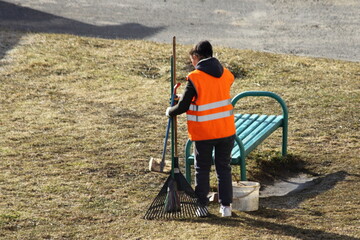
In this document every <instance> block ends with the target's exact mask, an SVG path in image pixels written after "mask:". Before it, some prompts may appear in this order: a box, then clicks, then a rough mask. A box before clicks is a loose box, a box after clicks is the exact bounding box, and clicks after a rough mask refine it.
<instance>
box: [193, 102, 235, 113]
mask: <svg viewBox="0 0 360 240" xmlns="http://www.w3.org/2000/svg"><path fill="white" fill-rule="evenodd" d="M229 104H231V99H226V100H223V101H219V102H214V103H209V104H204V105H194V104H191V105H190V108H189V110H191V111H206V110H210V109H214V108H219V107H225V106H226V105H229Z"/></svg>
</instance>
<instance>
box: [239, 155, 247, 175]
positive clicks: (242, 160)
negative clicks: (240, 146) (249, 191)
mask: <svg viewBox="0 0 360 240" xmlns="http://www.w3.org/2000/svg"><path fill="white" fill-rule="evenodd" d="M240 179H241V181H246V163H245V157H243V154H242V156H241V158H240Z"/></svg>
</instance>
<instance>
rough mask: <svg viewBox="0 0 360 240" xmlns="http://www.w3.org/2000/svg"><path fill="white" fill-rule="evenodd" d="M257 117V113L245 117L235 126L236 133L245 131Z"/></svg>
mask: <svg viewBox="0 0 360 240" xmlns="http://www.w3.org/2000/svg"><path fill="white" fill-rule="evenodd" d="M258 117H259V115H257V114H252V115H250V116H249V118H247V119H245V121H243V122H242V124H241V125H240V126H239V127H237V128H236V133H237V135H239V134H241V133H242V132H243V131H245V130H246V129H247V128H248V127H249V126H250V125H251V124H252V123H253V122H254V121H255V120H256V119H258Z"/></svg>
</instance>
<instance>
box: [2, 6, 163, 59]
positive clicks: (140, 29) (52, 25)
mask: <svg viewBox="0 0 360 240" xmlns="http://www.w3.org/2000/svg"><path fill="white" fill-rule="evenodd" d="M0 28H2V29H8V30H10V31H13V30H15V31H21V32H35V33H64V34H73V35H78V36H89V37H98V38H107V39H116V38H122V39H143V38H145V37H148V36H151V35H154V34H156V33H157V32H159V31H161V30H163V29H164V28H165V27H164V26H159V27H147V26H144V25H141V24H138V23H126V24H120V25H110V26H109V25H108V26H96V25H91V24H87V23H83V22H80V21H76V20H73V19H68V18H63V17H60V16H56V15H53V14H49V13H45V12H42V11H38V10H35V9H31V8H28V7H21V6H18V5H16V4H12V3H7V2H4V1H0ZM20 38H21V34H18V35H17V37H15V38H14V39H13V41H12V43H6V44H4V43H1V42H0V59H2V58H3V57H4V55H5V53H6V51H7V50H10V49H11V48H13V47H14V46H15V45H16V44H17V43H18V41H19V39H20ZM0 41H1V39H0ZM2 48H5V49H2Z"/></svg>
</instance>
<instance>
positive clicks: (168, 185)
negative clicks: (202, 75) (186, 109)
mask: <svg viewBox="0 0 360 240" xmlns="http://www.w3.org/2000/svg"><path fill="white" fill-rule="evenodd" d="M178 86H179V85H177V84H176V38H175V37H174V38H173V55H172V57H171V101H172V103H173V100H174V98H175V94H176V88H177V87H178ZM208 214H209V212H208V210H207V208H206V207H205V206H203V205H201V204H200V203H199V201H198V197H197V195H196V193H195V191H194V190H193V189H192V187H191V186H190V184H189V183H188V182H187V181H186V179H185V177H184V175H183V174H182V173H181V172H180V169H179V159H178V154H177V119H176V117H172V118H171V173H170V175H169V177H168V178H167V180H166V182H165V184H164V185H163V187H162V188H161V190H160V192H159V193H158V195H157V196H156V197H155V199H154V201H153V202H152V203H151V205H150V207H149V209H148V210H147V212H146V213H145V216H144V218H145V219H160V218H165V219H171V218H190V217H204V216H208Z"/></svg>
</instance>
